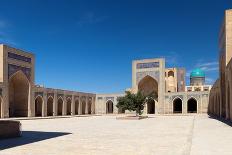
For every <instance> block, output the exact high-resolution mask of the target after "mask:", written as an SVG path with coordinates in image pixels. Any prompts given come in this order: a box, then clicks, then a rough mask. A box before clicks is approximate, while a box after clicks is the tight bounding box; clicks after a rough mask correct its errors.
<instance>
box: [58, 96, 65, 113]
mask: <svg viewBox="0 0 232 155" xmlns="http://www.w3.org/2000/svg"><path fill="white" fill-rule="evenodd" d="M63 103H64V102H63V99H62V98H61V97H60V98H59V99H58V112H57V114H58V116H61V115H62V114H63Z"/></svg>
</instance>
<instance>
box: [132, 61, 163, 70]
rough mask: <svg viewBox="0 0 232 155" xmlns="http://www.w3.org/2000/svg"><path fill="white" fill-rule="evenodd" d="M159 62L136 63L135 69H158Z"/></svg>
mask: <svg viewBox="0 0 232 155" xmlns="http://www.w3.org/2000/svg"><path fill="white" fill-rule="evenodd" d="M158 67H159V62H148V63H137V64H136V68H137V69H143V68H158Z"/></svg>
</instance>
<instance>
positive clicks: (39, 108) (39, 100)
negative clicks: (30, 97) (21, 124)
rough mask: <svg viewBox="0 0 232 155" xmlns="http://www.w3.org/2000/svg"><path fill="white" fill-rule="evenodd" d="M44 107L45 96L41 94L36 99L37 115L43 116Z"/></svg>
mask: <svg viewBox="0 0 232 155" xmlns="http://www.w3.org/2000/svg"><path fill="white" fill-rule="evenodd" d="M42 107H43V98H42V97H41V96H37V97H36V99H35V116H36V117H41V116H42Z"/></svg>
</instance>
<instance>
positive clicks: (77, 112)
mask: <svg viewBox="0 0 232 155" xmlns="http://www.w3.org/2000/svg"><path fill="white" fill-rule="evenodd" d="M78 114H79V101H78V100H76V101H75V115H78Z"/></svg>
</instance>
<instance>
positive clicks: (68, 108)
mask: <svg viewBox="0 0 232 155" xmlns="http://www.w3.org/2000/svg"><path fill="white" fill-rule="evenodd" d="M71 106H72V100H71V99H70V98H68V99H67V115H71Z"/></svg>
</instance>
